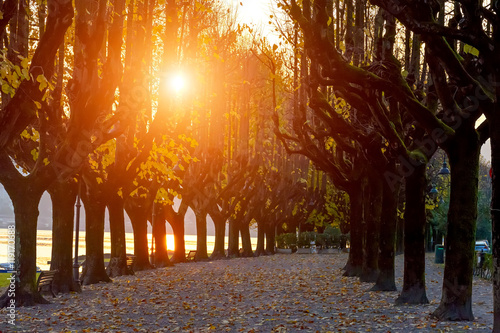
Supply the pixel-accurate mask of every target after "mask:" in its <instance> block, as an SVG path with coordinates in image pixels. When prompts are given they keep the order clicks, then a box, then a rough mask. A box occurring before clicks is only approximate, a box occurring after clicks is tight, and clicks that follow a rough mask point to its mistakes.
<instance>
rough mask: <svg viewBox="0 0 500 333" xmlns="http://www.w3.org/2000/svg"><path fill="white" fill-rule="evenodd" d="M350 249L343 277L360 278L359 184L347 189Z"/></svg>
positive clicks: (361, 247)
mask: <svg viewBox="0 0 500 333" xmlns="http://www.w3.org/2000/svg"><path fill="white" fill-rule="evenodd" d="M348 194H349V204H350V213H349V221H350V235H351V240H350V244H351V248H350V249H349V259H348V261H347V264H346V266H345V267H344V270H345V272H344V276H360V275H361V268H362V266H363V230H362V226H361V225H362V222H363V190H362V187H361V186H360V184H358V186H353V187H352V188H350V189H349V192H348Z"/></svg>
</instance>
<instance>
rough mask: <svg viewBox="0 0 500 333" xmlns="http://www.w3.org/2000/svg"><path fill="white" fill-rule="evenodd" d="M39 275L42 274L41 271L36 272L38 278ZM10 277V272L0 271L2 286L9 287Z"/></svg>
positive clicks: (0, 283)
mask: <svg viewBox="0 0 500 333" xmlns="http://www.w3.org/2000/svg"><path fill="white" fill-rule="evenodd" d="M38 275H40V273H36V278H37V280H38ZM10 277H11V274H10V273H0V288H3V287H7V286H8V285H9V283H10V280H9V278H10Z"/></svg>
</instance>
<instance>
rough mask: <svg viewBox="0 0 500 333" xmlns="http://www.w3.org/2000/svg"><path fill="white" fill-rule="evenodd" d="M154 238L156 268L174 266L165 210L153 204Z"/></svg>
mask: <svg viewBox="0 0 500 333" xmlns="http://www.w3.org/2000/svg"><path fill="white" fill-rule="evenodd" d="M153 205H154V206H153V237H154V241H155V252H154V262H153V264H154V265H155V267H167V266H172V263H171V262H170V260H169V258H168V251H167V228H166V226H165V218H164V216H165V215H164V213H163V208H162V207H161V206H160V205H159V204H156V203H155V204H153Z"/></svg>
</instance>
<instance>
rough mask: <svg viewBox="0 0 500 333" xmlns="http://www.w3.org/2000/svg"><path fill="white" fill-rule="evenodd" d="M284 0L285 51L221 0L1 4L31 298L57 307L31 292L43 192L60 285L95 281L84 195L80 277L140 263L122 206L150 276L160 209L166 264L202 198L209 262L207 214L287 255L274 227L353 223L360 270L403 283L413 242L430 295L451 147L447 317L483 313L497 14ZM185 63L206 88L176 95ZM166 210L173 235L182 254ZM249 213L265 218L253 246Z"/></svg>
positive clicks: (413, 292) (20, 265) (9, 141)
mask: <svg viewBox="0 0 500 333" xmlns="http://www.w3.org/2000/svg"><path fill="white" fill-rule="evenodd" d="M277 4H278V7H277V11H276V13H275V15H273V17H272V18H273V19H274V20H275V27H276V30H277V31H278V32H279V33H280V38H281V40H282V42H281V43H280V45H270V44H269V43H268V41H267V40H266V39H265V38H261V37H258V36H257V34H256V33H255V32H254V31H253V30H252V29H251V28H248V27H243V26H241V25H238V23H237V20H236V15H235V12H234V11H232V10H231V9H228V8H227V7H225V5H224V4H223V3H222V2H220V1H204V0H190V1H184V2H180V1H173V0H172V1H166V2H163V1H158V2H157V1H155V0H134V1H127V2H125V1H124V0H92V1H83V0H76V1H75V8H73V5H72V4H71V3H68V2H67V1H63V0H47V1H46V2H45V1H37V2H30V1H28V0H21V1H13V0H10V1H9V0H7V1H4V2H3V3H2V11H3V13H4V15H3V18H2V19H1V20H0V21H1V22H2V25H1V26H0V28H1V30H0V31H2V33H3V36H4V38H1V39H0V40H2V43H3V45H2V46H3V49H4V52H3V60H2V67H1V70H0V74H1V77H2V111H1V113H0V125H1V127H0V128H1V132H0V164H1V167H0V182H1V183H2V184H3V185H4V187H5V189H6V190H7V192H8V194H9V196H10V198H11V200H12V202H13V205H14V211H15V217H16V267H17V271H18V280H17V282H16V296H15V297H16V302H17V303H18V305H23V304H33V303H43V302H45V300H44V299H43V298H42V297H41V296H40V295H39V294H38V291H37V290H36V286H35V274H36V272H35V269H36V264H35V258H36V245H35V244H36V242H35V239H36V222H37V216H38V209H37V207H38V202H39V200H40V197H41V195H42V193H44V192H45V191H49V193H50V194H51V198H52V203H53V235H54V237H53V254H52V264H51V268H52V269H58V270H59V276H58V280H57V281H56V286H57V289H58V290H59V291H61V292H68V291H72V290H79V288H80V287H79V285H78V284H76V283H75V282H74V279H73V277H72V260H71V259H72V253H71V241H72V224H73V219H74V214H73V206H74V203H75V200H76V197H77V195H79V197H81V198H82V200H83V203H84V206H85V211H86V221H85V224H86V230H87V233H86V235H87V238H86V248H87V252H86V264H85V269H84V272H83V275H82V277H81V278H82V281H83V284H91V283H96V282H99V281H110V279H109V278H110V277H112V276H117V275H123V274H130V273H131V272H129V271H128V269H127V264H126V253H125V231H124V214H125V212H126V213H127V214H128V216H129V217H130V219H131V221H132V225H133V229H134V254H135V256H136V262H135V267H134V269H135V270H141V269H149V268H151V267H152V263H151V262H150V258H149V255H148V253H149V249H148V242H147V226H148V223H151V224H152V226H153V237H154V239H155V256H154V264H155V266H157V267H162V266H168V265H170V264H172V262H182V261H184V260H185V245H184V216H185V214H186V211H187V209H188V208H191V209H192V210H193V211H194V212H195V216H196V227H197V247H198V250H197V253H196V257H197V259H199V260H203V259H206V258H208V251H207V245H206V232H207V231H206V230H207V229H206V225H207V216H208V215H209V216H210V217H211V218H212V220H213V221H214V225H215V230H216V240H215V247H214V249H213V251H212V254H211V256H212V258H220V257H225V256H226V255H229V256H238V255H243V256H252V255H254V254H257V255H260V254H265V253H273V251H274V243H275V239H274V238H275V235H276V233H277V232H278V233H279V232H282V231H285V232H295V231H296V230H297V229H298V230H299V231H302V230H310V229H312V228H314V225H317V226H319V227H320V228H321V227H323V226H325V225H326V224H330V223H332V221H335V222H334V223H335V224H339V225H340V227H341V229H342V231H343V232H344V233H347V232H349V233H350V244H351V251H350V253H349V260H348V263H347V265H346V275H348V276H359V277H360V279H361V280H362V281H370V282H374V283H375V285H374V288H373V289H374V290H383V291H388V290H395V289H396V286H395V279H394V256H395V252H396V245H397V244H399V246H398V249H402V248H403V245H402V244H401V240H402V239H404V253H405V274H404V277H405V278H404V286H403V290H402V293H401V295H400V296H399V297H398V299H397V302H398V303H411V304H415V303H426V302H428V300H427V297H426V292H425V240H426V228H428V225H427V216H428V215H429V214H431V213H429V210H430V209H432V208H436V207H437V208H439V209H442V208H441V207H443V205H436V204H435V202H434V203H433V202H429V198H428V195H427V194H428V192H429V191H430V188H429V185H430V183H432V182H433V180H430V181H429V180H428V179H427V178H426V169H428V162H429V160H430V159H431V157H432V156H433V155H434V153H435V152H436V150H437V149H438V147H441V148H442V149H443V150H444V151H445V152H446V154H447V159H448V161H449V163H450V168H451V178H450V202H449V210H448V217H447V223H446V231H445V233H446V242H445V244H446V253H447V255H446V265H445V266H446V267H445V276H444V283H443V298H442V301H441V304H440V306H439V307H438V309H437V310H436V311H435V312H434V315H435V316H437V317H438V318H441V319H451V320H471V319H473V314H472V304H471V294H472V265H473V256H474V251H473V248H474V240H475V230H476V217H477V200H478V199H477V198H478V197H477V193H478V170H479V151H480V147H481V144H482V143H483V142H484V141H485V140H486V139H487V138H490V139H491V140H492V151H493V153H492V167H493V180H492V193H493V198H492V208H493V209H492V216H493V228H492V229H493V239H492V240H493V251H494V255H495V256H496V255H497V254H498V250H497V249H496V248H497V247H500V245H499V243H498V242H496V237H498V236H497V234H496V233H495V224H494V223H495V221H496V218H497V217H496V216H495V214H496V213H495V212H496V210H495V207H496V205H495V202H496V201H498V196H495V185H496V183H495V181H496V178H495V176H494V175H495V167H496V166H497V165H498V161H496V160H495V156H499V155H498V154H495V152H496V150H497V149H498V148H497V146H498V144H497V143H496V142H497V141H495V139H496V137H495V136H497V135H498V134H495V133H496V132H495V131H494V128H495V126H494V125H495V123H496V122H497V121H498V120H497V119H498V116H497V114H498V112H496V111H495V108H496V107H497V99H496V96H497V93H498V92H497V90H498V88H497V86H498V85H496V84H495V82H496V76H497V75H498V74H497V72H498V65H496V64H495V62H494V59H495V51H496V49H497V46H500V45H497V42H496V39H495V36H496V33H497V29H495V28H496V27H497V25H498V23H499V22H498V20H499V17H498V15H499V13H498V12H497V8H495V7H494V5H491V6H482V5H481V4H478V3H476V2H474V3H472V2H468V1H452V2H449V1H427V2H415V3H411V4H406V3H404V4H402V3H401V2H400V1H372V3H371V4H369V3H368V2H367V1H366V0H345V1H340V0H335V1H333V0H315V1H310V0H302V1H301V2H296V1H284V0H280V1H277ZM75 9H76V16H75V19H74V21H73V19H72V18H73V15H74V10H75ZM28 13H38V15H37V16H29V15H28ZM478 13H479V14H478ZM476 14H477V15H476ZM422 53H423V54H424V56H422ZM180 72H182V73H185V75H187V76H189V77H190V82H191V83H190V88H189V90H188V91H184V92H182V93H181V91H180V90H179V91H178V92H174V91H173V90H172V89H171V88H170V89H169V80H170V78H171V77H172V76H173V75H175V74H176V73H180ZM482 115H484V116H485V117H486V120H485V121H483V122H482V123H481V124H480V125H476V123H477V120H478V119H480V117H481V116H482ZM431 187H432V186H431ZM176 197H177V198H178V199H179V200H180V201H181V202H180V206H179V207H178V209H174V198H176ZM495 200H496V201H495ZM347 206H348V207H347ZM437 208H436V209H435V210H434V213H435V212H437V211H438V210H437ZM106 209H108V211H109V221H110V229H111V239H112V249H111V257H112V258H111V261H110V264H109V265H108V267H107V269H106V267H105V265H104V251H103V232H104V223H105V222H104V216H105V211H106ZM434 213H432V214H434ZM402 215H403V217H404V230H403V228H401V227H400V228H399V229H398V221H400V219H401V216H402ZM165 221H168V223H169V224H170V225H171V226H172V229H173V231H174V237H175V253H174V255H173V257H172V258H169V256H168V253H167V250H166V227H165ZM307 222H313V224H308V223H307ZM251 224H256V225H257V228H258V244H257V249H256V251H255V253H254V251H252V247H251V243H250V229H249V227H250V225H251ZM226 228H228V229H229V230H228V234H229V246H228V249H227V253H226V249H225V248H224V236H225V234H226ZM434 229H437V228H434ZM397 235H399V237H398V236H397ZM403 235H404V236H403ZM438 236H439V235H438V234H437V233H435V234H434V238H435V239H437V238H438ZM239 237H241V239H242V244H241V247H242V251H240V245H239V241H238V239H239ZM398 241H399V243H398ZM495 276H496V277H498V274H496V275H495ZM495 279H496V278H495ZM497 294H499V295H500V292H499V291H498V290H496V289H495V295H497ZM496 298H497V297H495V299H496ZM0 300H1V304H3V305H5V304H8V301H9V298H8V296H7V295H4V296H2V298H1V299H0ZM495 304H497V303H495ZM497 312H498V314H497ZM495 317H498V318H500V308H499V307H498V306H497V305H495ZM495 327H497V325H495Z"/></svg>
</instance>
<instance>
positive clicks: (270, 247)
mask: <svg viewBox="0 0 500 333" xmlns="http://www.w3.org/2000/svg"><path fill="white" fill-rule="evenodd" d="M275 233H276V229H275V227H274V224H272V223H267V224H266V254H274V253H275V251H274V245H275V243H276V234H275Z"/></svg>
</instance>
